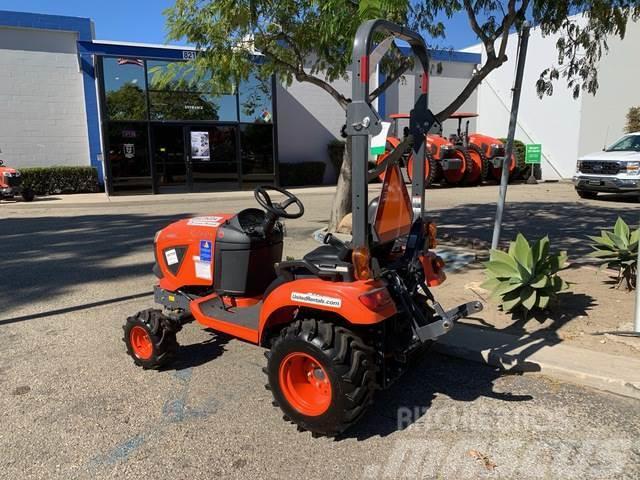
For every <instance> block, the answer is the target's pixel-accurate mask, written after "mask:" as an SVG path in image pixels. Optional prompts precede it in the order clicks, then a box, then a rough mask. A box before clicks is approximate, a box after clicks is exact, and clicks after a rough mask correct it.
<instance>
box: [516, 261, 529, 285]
mask: <svg viewBox="0 0 640 480" xmlns="http://www.w3.org/2000/svg"><path fill="white" fill-rule="evenodd" d="M516 265H517V267H518V275H519V277H520V279H521V280H522V282H523V283H527V282H529V280H530V279H531V275H532V274H533V272H531V271H530V270H529V269H527V267H525V266H524V265H522V264H521V263H520V262H519V261H516Z"/></svg>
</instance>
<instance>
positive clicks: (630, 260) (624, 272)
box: [589, 217, 640, 290]
mask: <svg viewBox="0 0 640 480" xmlns="http://www.w3.org/2000/svg"><path fill="white" fill-rule="evenodd" d="M589 238H590V239H591V240H593V241H594V243H593V244H592V245H591V248H593V250H594V251H593V252H591V253H590V254H589V256H590V257H595V258H597V259H598V260H600V261H601V262H603V263H602V267H603V268H604V267H608V268H611V269H613V270H617V271H618V279H617V285H616V286H617V287H620V285H622V282H623V281H626V284H627V289H628V290H633V289H634V288H636V275H637V269H638V239H639V238H640V228H638V229H637V230H636V231H634V232H631V230H630V229H629V225H627V224H626V222H625V221H624V220H623V219H622V218H620V217H618V220H617V221H616V224H615V225H614V227H613V231H610V230H602V231H600V236H599V237H589Z"/></svg>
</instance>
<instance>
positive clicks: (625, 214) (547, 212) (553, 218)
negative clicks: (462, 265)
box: [428, 197, 640, 261]
mask: <svg viewBox="0 0 640 480" xmlns="http://www.w3.org/2000/svg"><path fill="white" fill-rule="evenodd" d="M616 200H617V197H616ZM608 204H610V202H605V201H602V202H601V201H598V203H597V205H596V204H594V203H585V202H574V203H568V202H560V203H554V202H514V203H509V202H508V199H507V207H506V210H505V213H504V217H503V226H502V235H501V238H502V243H504V244H505V245H506V244H507V243H508V242H509V241H510V240H514V239H515V237H516V234H518V233H522V234H524V236H525V237H527V239H529V240H535V239H538V238H540V237H543V236H545V235H549V239H550V240H551V249H552V250H554V251H560V250H567V253H568V254H569V261H571V260H572V259H576V258H578V257H581V256H583V255H586V254H587V253H589V252H591V251H592V249H591V248H590V247H589V243H590V240H589V239H588V238H587V235H599V234H600V230H606V229H613V225H614V224H615V222H616V219H617V218H618V216H620V217H622V218H623V219H624V220H625V222H627V223H628V224H629V225H637V224H638V216H639V215H640V206H639V205H638V204H637V203H631V202H629V203H624V204H622V203H621V204H620V205H624V206H625V207H626V206H628V208H612V207H608V206H607V205H608ZM495 213H496V207H495V204H494V203H482V204H474V203H470V204H466V205H459V206H457V207H452V208H447V209H443V210H432V211H428V216H429V218H431V219H433V220H435V221H436V223H437V224H438V227H439V229H440V230H441V231H442V232H443V233H447V234H449V235H451V236H452V237H455V238H463V239H469V240H473V239H479V240H482V241H484V242H489V243H490V242H491V236H492V234H493V222H494V218H495Z"/></svg>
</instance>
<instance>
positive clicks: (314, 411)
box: [278, 352, 331, 417]
mask: <svg viewBox="0 0 640 480" xmlns="http://www.w3.org/2000/svg"><path fill="white" fill-rule="evenodd" d="M278 377H279V381H280V388H281V390H282V393H283V395H284V397H285V399H286V400H287V402H289V405H291V406H292V407H293V408H295V409H296V410H297V411H298V412H300V413H302V414H303V415H307V416H309V417H315V416H318V415H322V414H323V413H324V412H326V411H327V409H328V408H329V405H330V404H331V382H330V381H329V377H328V375H327V372H326V371H325V369H324V368H323V367H322V366H321V365H320V363H319V362H318V361H317V360H316V359H315V358H313V357H312V356H311V355H307V354H306V353H302V352H294V353H290V354H289V355H287V356H286V357H285V358H284V360H283V361H282V363H281V364H280V372H279V375H278Z"/></svg>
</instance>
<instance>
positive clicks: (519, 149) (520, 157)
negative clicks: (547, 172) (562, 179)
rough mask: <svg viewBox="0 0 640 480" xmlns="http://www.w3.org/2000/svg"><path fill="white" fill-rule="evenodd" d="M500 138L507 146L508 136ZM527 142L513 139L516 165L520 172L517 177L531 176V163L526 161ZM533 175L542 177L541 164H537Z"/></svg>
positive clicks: (538, 177)
mask: <svg viewBox="0 0 640 480" xmlns="http://www.w3.org/2000/svg"><path fill="white" fill-rule="evenodd" d="M498 140H500V141H501V142H502V143H504V144H505V146H506V145H507V139H506V138H499V139H498ZM525 149H526V147H525V144H524V142H521V141H520V140H515V139H514V140H513V153H514V155H515V156H516V167H517V169H518V173H517V177H516V178H525V179H526V178H529V177H530V176H531V165H528V164H527V163H525V161H524V158H525ZM533 175H534V176H535V178H536V179H538V180H540V179H541V178H542V170H541V169H540V165H535V170H534V172H533Z"/></svg>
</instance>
